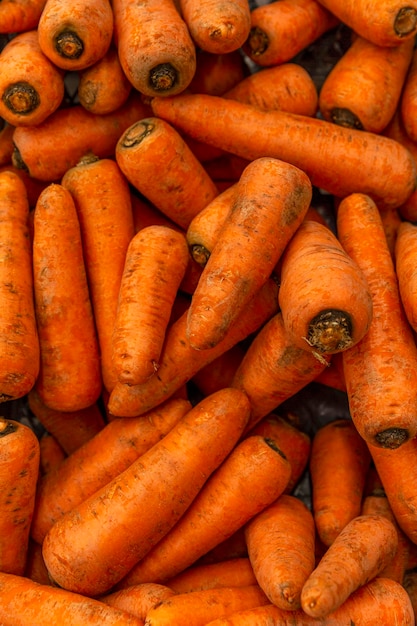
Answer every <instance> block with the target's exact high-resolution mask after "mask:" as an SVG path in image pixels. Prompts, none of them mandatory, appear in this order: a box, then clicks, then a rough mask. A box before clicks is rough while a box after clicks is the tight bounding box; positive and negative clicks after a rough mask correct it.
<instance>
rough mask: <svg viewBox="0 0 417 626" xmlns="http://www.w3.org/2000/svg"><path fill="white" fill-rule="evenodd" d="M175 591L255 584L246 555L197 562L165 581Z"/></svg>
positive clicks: (185, 591) (186, 591)
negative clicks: (216, 561)
mask: <svg viewBox="0 0 417 626" xmlns="http://www.w3.org/2000/svg"><path fill="white" fill-rule="evenodd" d="M166 584H167V585H168V587H169V588H170V589H173V590H174V591H175V592H176V593H188V592H190V591H198V590H201V589H213V588H215V587H247V586H249V585H255V584H257V580H256V577H255V574H254V572H253V568H252V565H251V563H250V561H249V558H248V557H240V558H239V557H236V558H234V559H227V560H225V561H220V562H219V563H207V564H201V565H199V564H198V563H196V564H194V565H192V566H191V567H188V568H187V569H185V570H183V571H182V572H181V573H180V574H177V575H176V576H174V577H173V578H169V579H168V580H167V582H166Z"/></svg>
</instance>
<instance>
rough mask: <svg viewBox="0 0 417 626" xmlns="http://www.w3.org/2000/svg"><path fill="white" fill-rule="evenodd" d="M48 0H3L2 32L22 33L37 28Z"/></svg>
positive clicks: (1, 13) (0, 11) (0, 31)
mask: <svg viewBox="0 0 417 626" xmlns="http://www.w3.org/2000/svg"><path fill="white" fill-rule="evenodd" d="M45 4H46V0H17V1H16V0H2V2H1V5H0V33H2V34H6V35H8V34H10V33H22V32H24V31H27V30H32V29H33V28H36V27H37V25H38V23H39V19H40V16H41V14H42V11H43V9H44V7H45Z"/></svg>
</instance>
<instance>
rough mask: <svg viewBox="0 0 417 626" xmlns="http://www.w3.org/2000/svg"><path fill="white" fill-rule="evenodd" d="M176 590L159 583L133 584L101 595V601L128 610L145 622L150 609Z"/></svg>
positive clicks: (169, 596) (170, 596)
mask: <svg viewBox="0 0 417 626" xmlns="http://www.w3.org/2000/svg"><path fill="white" fill-rule="evenodd" d="M175 593H176V592H175V591H173V590H172V589H170V588H169V587H166V586H165V585H159V584H157V583H143V584H142V585H132V586H131V587H129V588H127V589H119V590H118V591H113V592H112V593H109V594H107V595H105V596H100V598H99V600H100V602H103V603H104V604H106V605H107V606H112V607H114V608H116V609H120V610H122V611H126V612H127V613H129V614H130V615H134V616H135V617H138V618H139V619H141V620H143V623H144V622H145V619H146V615H147V613H148V611H150V610H151V609H153V608H154V607H155V606H157V605H159V604H160V603H161V602H164V601H165V600H168V599H169V598H172V596H174V595H175Z"/></svg>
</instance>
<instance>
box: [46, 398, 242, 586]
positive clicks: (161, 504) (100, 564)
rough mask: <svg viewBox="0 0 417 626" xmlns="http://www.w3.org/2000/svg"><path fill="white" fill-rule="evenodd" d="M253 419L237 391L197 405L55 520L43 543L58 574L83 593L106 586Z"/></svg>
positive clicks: (156, 536) (163, 527) (185, 502)
mask: <svg viewBox="0 0 417 626" xmlns="http://www.w3.org/2000/svg"><path fill="white" fill-rule="evenodd" d="M248 417H249V402H248V399H247V397H246V396H245V394H243V393H242V392H240V391H238V390H235V389H231V388H225V389H222V390H221V391H218V392H217V393H215V394H212V395H211V396H208V397H207V398H205V399H203V400H202V401H201V402H199V403H198V404H196V405H195V406H194V407H193V408H192V409H191V410H190V411H189V412H188V413H186V415H185V416H184V417H183V418H182V419H180V421H179V422H177V424H176V425H175V426H174V427H173V428H172V429H171V430H170V432H169V433H168V434H167V435H165V437H164V438H163V440H161V441H160V442H158V443H157V444H155V445H154V446H153V447H152V448H151V449H150V450H148V451H147V452H145V454H142V455H141V456H140V457H139V459H137V460H136V461H134V462H133V463H132V464H131V465H130V466H129V467H128V468H127V469H126V470H124V472H122V473H121V474H119V475H118V476H117V477H116V478H114V479H113V480H112V481H110V482H109V483H108V484H107V485H106V486H105V487H103V488H102V489H100V490H99V491H97V492H96V493H95V494H93V495H92V496H91V497H90V498H88V499H87V500H85V501H84V502H83V503H81V504H80V505H79V506H78V507H75V508H74V509H72V510H71V511H69V512H68V513H67V514H66V515H65V516H63V517H62V518H61V519H60V520H58V521H57V522H55V524H54V525H53V526H52V528H51V530H50V531H49V532H48V534H47V535H46V537H45V539H44V542H43V556H44V559H45V563H46V566H47V568H48V571H49V573H50V575H51V577H52V579H53V580H54V581H56V582H57V583H58V585H60V586H61V587H64V588H66V589H69V590H72V591H78V592H79V593H83V594H85V595H98V594H103V593H105V592H107V591H108V590H109V589H110V588H111V587H112V586H113V585H115V584H116V583H117V582H118V581H119V580H121V579H122V578H123V577H124V576H125V575H126V574H127V573H128V572H129V571H130V570H131V569H132V567H133V566H134V565H135V564H136V563H137V562H138V561H140V560H141V559H143V558H144V556H145V555H146V554H147V552H149V551H150V550H151V549H152V547H153V546H154V545H155V544H156V543H158V541H159V540H160V539H161V538H162V537H163V536H164V535H165V534H166V533H167V532H169V531H170V530H171V528H172V527H173V526H174V524H175V523H176V522H177V521H178V520H179V518H180V517H181V516H182V515H183V514H184V512H185V511H186V509H187V508H188V507H189V506H190V504H191V502H192V501H193V500H194V498H195V497H196V496H197V494H198V493H199V492H200V490H201V489H202V487H203V485H204V483H205V482H206V480H207V479H208V478H209V476H210V474H212V473H213V472H214V470H215V469H217V467H219V465H220V464H221V463H222V461H223V460H224V458H225V457H226V456H227V454H229V452H230V451H231V449H232V448H233V447H234V445H235V443H236V441H237V440H238V438H239V437H240V435H241V433H242V431H243V428H244V426H245V424H246V422H247V419H248ZM156 491H157V492H158V493H159V494H160V495H159V496H158V497H155V493H156ZM144 511H146V515H142V513H143V512H144Z"/></svg>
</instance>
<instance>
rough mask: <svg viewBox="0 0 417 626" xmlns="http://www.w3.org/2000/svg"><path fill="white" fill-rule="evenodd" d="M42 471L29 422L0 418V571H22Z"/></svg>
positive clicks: (37, 445) (19, 572) (24, 564)
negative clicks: (37, 486) (40, 470)
mask: <svg viewBox="0 0 417 626" xmlns="http://www.w3.org/2000/svg"><path fill="white" fill-rule="evenodd" d="M38 475H39V441H38V439H37V437H36V435H35V433H34V432H33V430H32V429H31V428H29V426H26V425H25V424H22V423H20V422H17V421H16V420H9V419H5V418H4V417H1V418H0V476H1V502H2V508H1V515H0V537H1V540H0V571H1V572H7V573H9V574H16V575H23V573H24V571H25V566H26V557H27V552H28V547H29V531H30V525H31V521H32V516H33V509H34V506H35V492H36V483H37V480H38Z"/></svg>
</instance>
